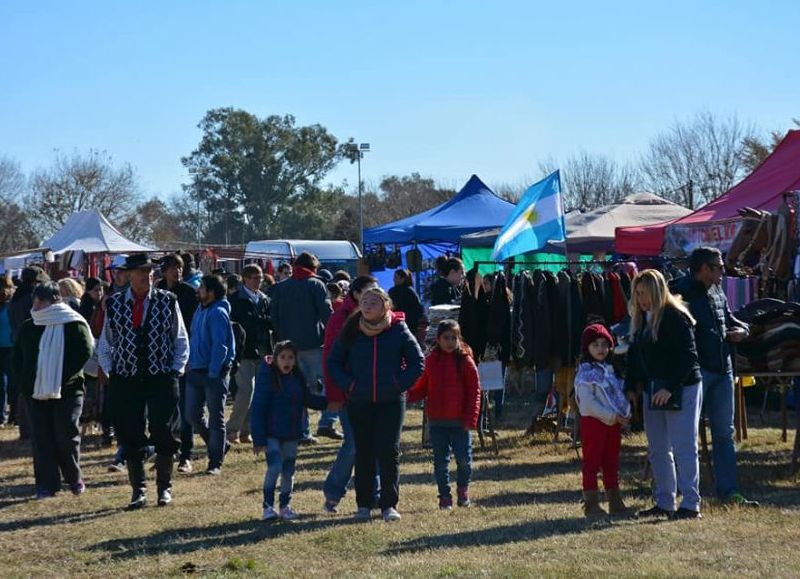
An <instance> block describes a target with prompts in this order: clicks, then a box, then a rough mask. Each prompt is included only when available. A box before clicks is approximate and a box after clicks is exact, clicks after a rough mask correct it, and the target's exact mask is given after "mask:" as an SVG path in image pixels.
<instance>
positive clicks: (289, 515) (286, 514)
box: [280, 506, 298, 521]
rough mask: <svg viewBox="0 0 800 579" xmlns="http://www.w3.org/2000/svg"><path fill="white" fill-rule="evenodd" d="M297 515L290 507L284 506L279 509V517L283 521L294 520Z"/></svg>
mask: <svg viewBox="0 0 800 579" xmlns="http://www.w3.org/2000/svg"><path fill="white" fill-rule="evenodd" d="M297 516H298V515H297V513H296V512H294V511H293V510H292V507H289V506H286V507H283V508H282V509H281V514H280V517H281V518H282V519H283V520H284V521H294V520H295V519H296V518H297Z"/></svg>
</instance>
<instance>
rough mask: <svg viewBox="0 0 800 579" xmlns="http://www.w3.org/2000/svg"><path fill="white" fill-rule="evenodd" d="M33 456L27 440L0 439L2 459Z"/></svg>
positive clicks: (0, 455)
mask: <svg viewBox="0 0 800 579" xmlns="http://www.w3.org/2000/svg"><path fill="white" fill-rule="evenodd" d="M32 456H33V451H32V450H31V443H30V441H28V440H20V439H18V438H17V439H14V440H0V457H3V460H8V459H14V458H26V457H27V458H30V457H32Z"/></svg>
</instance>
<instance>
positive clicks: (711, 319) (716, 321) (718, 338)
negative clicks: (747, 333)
mask: <svg viewBox="0 0 800 579" xmlns="http://www.w3.org/2000/svg"><path fill="white" fill-rule="evenodd" d="M670 290H671V291H672V293H675V294H680V296H681V297H682V298H683V300H684V301H685V302H687V303H688V305H689V311H691V312H692V316H694V319H695V321H696V322H697V325H696V326H695V341H696V342H697V357H698V359H699V362H700V367H701V368H703V369H704V370H708V371H709V372H716V373H718V374H723V373H725V372H730V371H731V351H730V346H729V344H728V340H727V338H726V332H727V331H728V330H730V329H732V328H743V329H745V330H747V329H748V328H747V324H745V323H744V322H741V321H739V320H737V319H736V318H735V317H733V314H731V311H730V309H729V308H728V299H727V298H726V297H725V293H724V292H723V291H722V289H721V288H720V287H719V286H716V285H715V286H711V287H710V288H706V286H705V285H704V284H703V283H701V282H698V281H695V280H694V279H693V278H692V277H690V276H686V277H682V278H678V279H677V280H675V281H674V282H673V283H672V284H671V285H670Z"/></svg>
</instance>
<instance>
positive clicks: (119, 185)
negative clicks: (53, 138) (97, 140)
mask: <svg viewBox="0 0 800 579" xmlns="http://www.w3.org/2000/svg"><path fill="white" fill-rule="evenodd" d="M30 183H31V185H30V187H31V193H30V195H29V196H28V197H27V199H26V200H25V210H26V212H28V214H30V215H34V216H35V219H34V220H33V226H34V230H35V231H36V233H37V234H38V235H39V236H40V237H41V238H42V239H45V238H47V237H48V236H50V235H52V234H53V233H55V232H56V231H57V230H58V229H60V228H61V226H63V225H64V223H65V222H66V221H67V219H69V217H70V215H72V213H74V212H75V211H83V210H85V209H92V208H94V209H97V210H99V211H100V212H101V213H102V214H103V215H105V216H106V217H107V218H108V220H109V221H111V222H112V223H114V224H116V225H117V226H118V227H119V228H120V229H121V230H122V231H123V232H124V231H126V230H128V229H130V228H132V227H134V226H135V223H136V210H137V208H138V206H139V203H140V201H141V194H140V193H139V183H138V178H137V176H136V173H135V172H134V170H133V168H132V167H131V166H130V165H127V164H126V165H123V166H122V167H120V168H115V167H114V164H113V161H112V159H111V157H110V156H109V155H108V154H107V153H106V152H104V151H97V150H90V151H89V152H88V153H87V154H86V155H81V154H79V153H74V154H73V155H71V156H67V155H64V154H62V153H59V152H56V157H55V160H54V162H53V164H52V166H50V167H49V168H47V169H40V170H37V171H35V172H34V173H33V176H32V177H31V181H30Z"/></svg>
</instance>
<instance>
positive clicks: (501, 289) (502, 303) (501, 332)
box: [488, 272, 511, 362]
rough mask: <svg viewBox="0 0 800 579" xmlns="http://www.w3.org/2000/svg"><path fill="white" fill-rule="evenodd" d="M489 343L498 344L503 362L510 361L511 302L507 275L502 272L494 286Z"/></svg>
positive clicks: (490, 310) (490, 307) (490, 312)
mask: <svg viewBox="0 0 800 579" xmlns="http://www.w3.org/2000/svg"><path fill="white" fill-rule="evenodd" d="M488 343H489V344H490V345H494V346H497V348H498V351H499V354H498V357H499V359H500V361H501V362H508V360H509V356H510V353H511V304H510V303H509V301H508V286H507V285H506V276H505V275H504V274H503V273H502V272H500V273H498V274H497V277H496V278H495V280H494V287H493V288H492V301H491V304H490V306H489V332H488Z"/></svg>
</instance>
